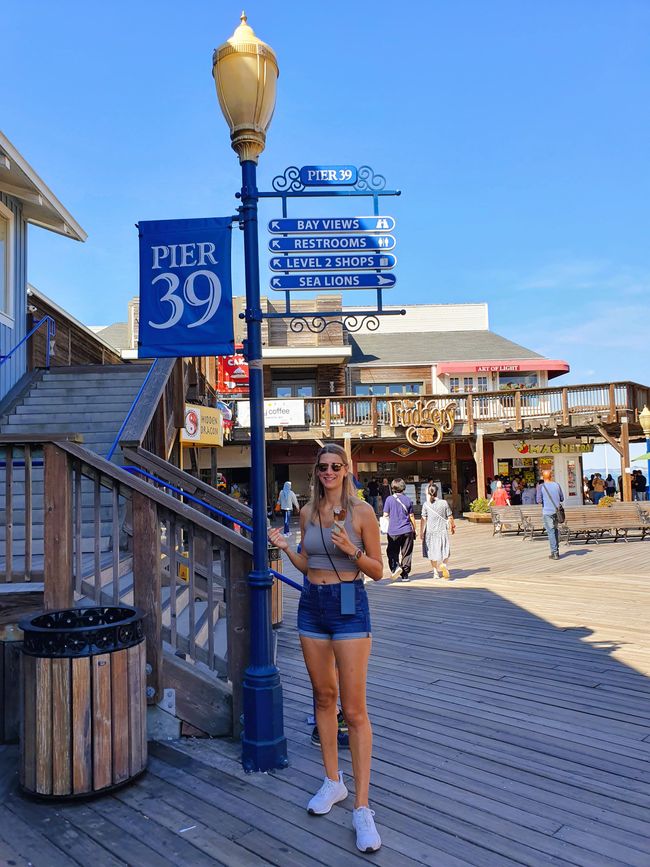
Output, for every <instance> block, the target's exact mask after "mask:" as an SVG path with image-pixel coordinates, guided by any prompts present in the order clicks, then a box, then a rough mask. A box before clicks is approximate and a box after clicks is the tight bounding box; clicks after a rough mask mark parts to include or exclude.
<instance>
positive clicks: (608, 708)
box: [0, 522, 650, 867]
mask: <svg viewBox="0 0 650 867" xmlns="http://www.w3.org/2000/svg"><path fill="white" fill-rule="evenodd" d="M565 552H566V555H565ZM562 554H563V555H565V556H563V558H562V559H561V560H560V561H557V562H556V561H550V560H549V559H548V546H547V544H546V542H545V540H536V541H533V542H522V541H521V539H518V538H517V537H504V538H496V539H492V537H491V528H490V527H485V526H478V527H477V526H469V525H467V524H466V523H464V522H460V523H459V532H458V534H457V535H456V537H455V538H454V558H453V561H452V566H454V567H455V568H454V569H453V570H452V575H453V576H455V580H453V581H451V582H443V581H442V580H439V581H433V580H432V579H430V578H429V577H427V573H426V571H425V568H424V566H425V564H424V563H423V561H422V560H421V558H418V557H416V559H415V566H414V570H413V580H412V581H410V582H409V583H395V582H391V581H389V580H385V581H383V582H380V583H379V584H377V585H371V586H369V594H370V600H371V609H372V615H373V633H374V637H373V641H374V649H373V656H372V660H371V669H370V677H369V688H368V691H369V702H370V708H371V717H372V721H373V726H374V731H375V746H374V764H373V785H372V789H371V797H372V806H373V808H374V809H375V810H376V814H377V815H376V820H377V823H378V827H379V828H380V831H381V834H382V837H383V841H384V846H383V847H382V849H381V851H380V852H378V853H376V854H375V855H372V856H366V855H361V854H359V853H357V851H356V849H355V848H354V841H353V836H352V832H351V830H350V809H351V798H350V799H349V802H346V803H345V804H343V805H339V806H337V807H335V808H334V809H333V810H332V812H331V813H330V814H329V815H328V816H325V817H310V816H308V815H307V813H306V812H305V809H304V807H305V803H306V801H307V800H308V798H309V796H310V794H312V793H313V791H315V789H316V788H317V787H318V785H319V784H320V779H321V777H322V769H321V765H320V761H319V758H320V756H319V752H318V750H317V749H316V748H314V747H313V746H311V744H310V726H308V725H307V722H306V717H307V714H308V713H309V712H310V709H311V697H310V695H311V694H310V689H309V684H308V681H307V677H306V674H305V670H304V665H303V663H302V659H301V655H300V649H299V645H298V641H297V637H296V633H295V630H294V628H293V627H294V622H295V610H296V602H297V600H296V597H295V594H294V593H293V591H291V590H290V589H288V588H286V589H285V625H284V626H283V628H282V629H281V630H280V634H279V664H280V668H281V671H282V678H283V685H284V694H285V725H286V731H287V737H288V739H289V750H290V758H291V766H290V768H289V769H287V770H286V771H282V772H278V773H275V774H255V775H246V774H244V773H243V772H242V771H241V768H240V765H239V761H238V747H237V745H236V744H234V743H231V742H228V741H223V740H212V741H205V740H194V739H185V740H183V741H174V742H168V743H154V744H151V760H150V766H149V772H148V773H147V774H146V775H145V776H144V777H143V778H142V779H141V780H139V781H138V782H136V783H135V784H134V785H132V786H130V787H128V788H126V789H123V790H122V791H120V792H117V793H115V794H113V795H111V796H109V797H105V798H103V799H100V800H96V801H90V802H85V803H74V804H58V805H56V806H55V805H52V804H42V803H36V802H33V801H30V800H27V799H25V798H23V797H22V796H21V795H20V794H19V793H18V791H17V788H16V774H15V769H16V764H17V749H16V748H15V747H0V864H1V865H5V864H12V863H13V864H16V865H26V864H28V863H31V864H33V865H36V867H41V865H47V867H49V865H54V864H56V865H57V867H58V865H70V864H81V865H92V867H103V865H118V864H119V865H124V864H129V865H138V867H140V865H145V867H146V865H171V864H174V865H178V864H188V865H214V864H226V865H246V867H248V865H258V864H276V865H282V867H293V865H295V867H298V865H300V867H305V865H311V864H314V865H318V864H326V865H336V867H338V865H348V864H349V865H353V864H361V863H363V862H364V861H366V862H367V860H368V859H369V860H371V861H372V862H373V863H376V864H381V865H386V867H389V865H390V867H393V865H404V867H408V865H413V867H414V865H420V864H426V865H436V867H461V865H462V867H468V865H471V867H508V865H513V864H523V865H531V867H536V865H540V867H541V865H564V864H572V865H583V867H621V865H626V867H648V865H650V714H649V711H650V679H649V675H650V647H649V643H648V623H650V541H645V542H629V543H627V544H625V543H621V542H618V543H616V544H612V543H601V544H600V545H584V544H583V543H574V544H571V545H570V546H568V548H567V547H565V546H562ZM341 768H342V770H343V771H344V773H345V774H349V773H350V771H351V767H350V760H349V754H348V753H346V752H343V753H342V755H341Z"/></svg>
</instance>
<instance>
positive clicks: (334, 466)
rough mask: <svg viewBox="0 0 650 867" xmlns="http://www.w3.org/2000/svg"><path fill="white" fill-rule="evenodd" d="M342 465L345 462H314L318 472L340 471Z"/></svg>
mask: <svg viewBox="0 0 650 867" xmlns="http://www.w3.org/2000/svg"><path fill="white" fill-rule="evenodd" d="M344 466H345V464H316V469H317V470H318V472H319V473H326V472H327V471H328V470H333V471H334V472H335V473H340V472H341V470H342V469H343V467H344Z"/></svg>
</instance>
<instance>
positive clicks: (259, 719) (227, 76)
mask: <svg viewBox="0 0 650 867" xmlns="http://www.w3.org/2000/svg"><path fill="white" fill-rule="evenodd" d="M212 63H213V68H212V74H213V76H214V80H215V84H216V87H217V96H218V98H219V105H220V106H221V110H222V112H223V114H224V117H225V118H226V121H227V123H228V126H229V127H230V139H231V143H232V147H233V149H234V150H235V151H236V152H237V155H238V157H239V162H240V163H241V170H242V189H241V202H242V207H241V209H240V213H241V216H242V222H243V227H244V260H245V273H246V313H245V318H246V325H247V337H248V339H247V355H248V365H249V370H250V379H249V390H250V431H251V485H250V491H251V505H252V509H253V570H252V571H251V573H250V574H249V576H248V584H249V588H250V659H249V664H248V668H247V669H246V673H245V675H244V684H243V707H244V733H243V737H242V764H243V766H244V769H245V770H247V771H267V770H271V769H272V768H282V767H286V765H287V764H288V761H287V742H286V738H285V736H284V726H283V719H282V687H281V685H280V674H279V672H278V669H277V667H276V666H275V664H274V663H273V634H272V626H271V586H272V583H273V579H272V577H271V573H270V571H269V563H268V542H267V511H266V509H267V506H266V455H265V446H264V380H263V373H262V307H261V303H260V267H259V249H258V240H257V159H258V157H259V155H260V154H261V153H262V151H263V150H264V145H265V143H266V130H267V129H268V127H269V124H270V123H271V118H272V117H273V109H274V108H275V89H276V81H277V77H278V64H277V60H276V57H275V54H274V52H273V50H272V49H271V48H270V47H269V46H268V45H266V44H265V43H264V42H262V41H261V40H260V39H258V38H257V37H256V36H255V34H254V32H253V30H252V29H251V27H250V26H249V25H248V23H247V19H246V15H245V14H244V13H242V16H241V24H240V25H239V27H237V29H236V30H235V32H234V33H233V35H232V36H231V37H230V39H229V40H228V41H227V42H225V43H224V44H223V45H221V46H220V47H219V48H216V49H215V51H214V55H213V59H212Z"/></svg>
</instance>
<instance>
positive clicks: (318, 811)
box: [307, 771, 348, 816]
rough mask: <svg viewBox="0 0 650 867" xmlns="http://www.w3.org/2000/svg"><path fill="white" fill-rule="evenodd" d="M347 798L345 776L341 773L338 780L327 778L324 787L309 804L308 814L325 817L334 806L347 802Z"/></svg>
mask: <svg viewBox="0 0 650 867" xmlns="http://www.w3.org/2000/svg"><path fill="white" fill-rule="evenodd" d="M347 796H348V790H347V788H346V785H345V783H344V782H343V774H342V773H341V772H340V771H339V778H338V780H330V778H329V777H325V780H324V782H323V785H322V786H321V787H320V789H319V790H318V791H317V792H316V794H315V795H314V797H313V798H312V799H311V801H310V802H309V803H308V804H307V812H308V813H311V814H312V816H324V815H325V813H329V811H330V810H331V809H332V807H333V806H334V804H338V802H339V801H345V799H346V798H347Z"/></svg>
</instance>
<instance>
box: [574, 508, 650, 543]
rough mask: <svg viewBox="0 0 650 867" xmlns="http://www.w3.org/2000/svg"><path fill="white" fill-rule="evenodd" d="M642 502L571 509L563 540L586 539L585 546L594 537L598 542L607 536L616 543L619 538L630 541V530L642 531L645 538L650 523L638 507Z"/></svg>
mask: <svg viewBox="0 0 650 867" xmlns="http://www.w3.org/2000/svg"><path fill="white" fill-rule="evenodd" d="M639 505H640V504H639V503H615V504H614V505H613V506H574V507H573V508H568V509H566V510H565V512H566V521H565V523H564V524H560V528H559V529H560V537H561V538H562V537H563V538H564V540H565V541H567V542H568V541H569V539H570V538H571V536H573V537H574V538H578V537H579V536H584V537H585V544H586V543H587V542H589V541H590V540H591V539H592V538H593V539H594V540H595V542H596V543H598V542H599V541H600V539H602V538H603V537H604V536H605V534H607V535H608V536H610V537H611V538H612V541H614V542H616V541H618V539H625V541H628V534H629V532H630V530H638V531H639V532H640V533H641V539H645V537H646V535H647V534H649V533H650V521H648V519H647V518H646V517H645V516H644V515H643V513H642V510H641V509H639V508H638V506H639Z"/></svg>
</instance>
